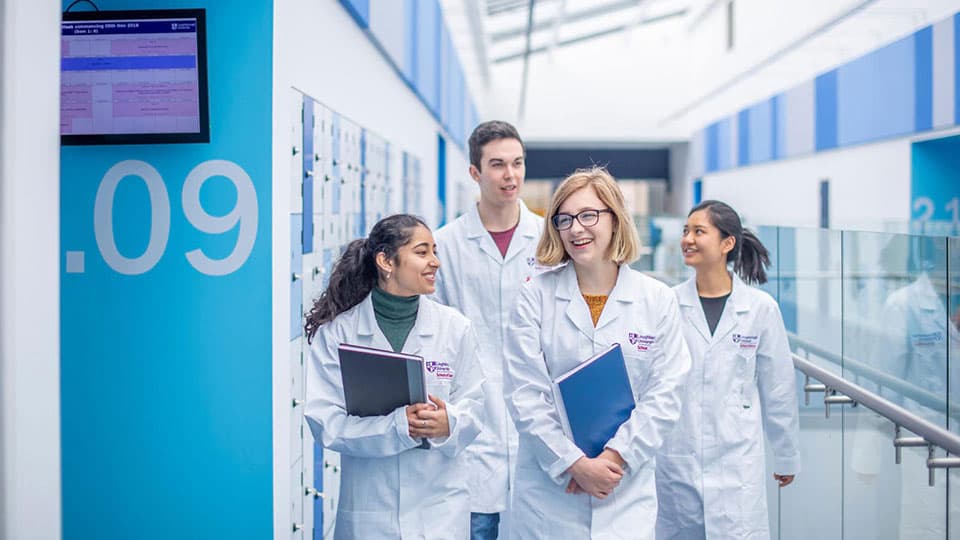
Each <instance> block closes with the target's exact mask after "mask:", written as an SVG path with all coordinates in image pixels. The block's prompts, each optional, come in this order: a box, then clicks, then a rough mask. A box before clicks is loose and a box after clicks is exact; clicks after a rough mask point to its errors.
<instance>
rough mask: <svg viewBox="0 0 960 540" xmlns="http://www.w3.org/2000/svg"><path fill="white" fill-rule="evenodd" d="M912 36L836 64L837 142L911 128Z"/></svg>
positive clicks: (860, 140) (861, 140)
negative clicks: (845, 62) (844, 62)
mask: <svg viewBox="0 0 960 540" xmlns="http://www.w3.org/2000/svg"><path fill="white" fill-rule="evenodd" d="M915 49H916V47H914V36H913V35H911V36H908V37H906V38H903V39H900V40H897V41H895V42H893V43H891V44H889V45H887V46H885V47H882V48H880V49H877V50H876V51H873V52H871V53H869V54H866V55H864V56H862V57H860V58H857V59H856V60H853V61H851V62H848V63H847V64H844V65H843V66H840V67H839V68H837V144H838V146H849V145H852V144H860V143H864V142H871V141H875V140H878V139H882V138H885V137H893V136H898V135H905V134H908V133H912V132H913V127H914V114H915V108H914V103H915V93H914V90H915V88H914V76H913V74H914V50H915Z"/></svg>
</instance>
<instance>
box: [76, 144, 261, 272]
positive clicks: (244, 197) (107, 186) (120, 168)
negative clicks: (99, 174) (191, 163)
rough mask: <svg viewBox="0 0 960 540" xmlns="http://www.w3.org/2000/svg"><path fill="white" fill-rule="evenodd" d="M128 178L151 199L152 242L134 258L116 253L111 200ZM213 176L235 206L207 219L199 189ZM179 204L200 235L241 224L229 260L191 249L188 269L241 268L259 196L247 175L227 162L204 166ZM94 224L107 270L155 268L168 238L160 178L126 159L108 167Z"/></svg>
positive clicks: (193, 175) (166, 202)
mask: <svg viewBox="0 0 960 540" xmlns="http://www.w3.org/2000/svg"><path fill="white" fill-rule="evenodd" d="M127 176H135V177H138V178H140V179H141V180H143V182H144V184H146V186H147V192H148V193H149V195H150V240H149V242H148V243H147V249H146V250H145V251H144V252H143V254H142V255H140V256H139V257H135V258H128V257H124V256H123V255H121V254H120V251H119V250H118V249H117V243H116V239H115V238H114V235H113V202H114V196H115V195H116V191H117V186H118V185H119V184H120V181H121V180H123V179H124V178H126V177H127ZM214 176H223V177H225V178H227V179H228V180H230V181H231V182H232V183H233V185H234V187H235V188H236V190H237V204H236V206H234V208H233V209H232V210H231V211H230V212H228V213H227V214H226V215H223V216H211V215H210V214H209V213H207V211H206V210H204V209H203V205H201V204H200V188H201V187H203V184H204V182H206V181H207V180H209V179H210V178H213V177H214ZM182 203H183V212H184V214H185V215H186V217H187V220H188V221H189V222H190V224H192V225H193V226H194V227H196V228H197V229H198V230H200V231H202V232H205V233H211V234H220V233H224V232H227V231H229V230H230V229H232V228H233V227H234V226H235V225H237V223H239V224H240V230H239V234H238V236H237V243H236V245H235V246H234V248H233V251H232V252H231V253H230V255H228V256H227V257H225V258H223V259H211V258H209V257H207V256H206V255H205V254H204V253H203V251H201V250H200V249H194V250H192V251H189V252H187V254H186V257H187V260H188V261H189V262H190V264H191V265H192V266H193V267H194V268H196V269H197V270H198V271H200V272H202V273H204V274H207V275H211V276H223V275H226V274H229V273H231V272H234V271H236V270H237V269H238V268H240V267H241V266H243V263H244V262H246V260H247V257H249V256H250V252H251V251H252V250H253V245H254V242H255V240H256V236H257V215H258V214H257V212H258V208H257V193H256V190H255V189H254V187H253V180H251V179H250V175H248V174H247V173H246V171H244V170H243V169H242V168H241V167H240V166H239V165H237V164H236V163H233V162H231V161H225V160H210V161H205V162H203V163H201V164H200V165H197V166H196V167H195V168H194V169H193V170H192V171H190V174H188V175H187V179H186V181H185V182H184V184H183V194H182ZM93 222H94V235H95V236H96V240H97V247H98V248H99V249H100V254H101V255H102V256H103V260H104V261H106V263H107V265H109V266H110V268H113V269H114V270H116V271H117V272H119V273H121V274H126V275H138V274H143V273H145V272H147V271H149V270H150V269H151V268H153V267H154V266H156V264H157V262H159V261H160V258H161V257H162V256H163V252H164V251H165V250H166V248H167V241H168V240H169V238H170V197H169V196H168V194H167V188H166V186H165V185H164V183H163V178H162V177H161V176H160V173H159V172H157V170H156V169H155V168H153V167H152V166H151V165H150V164H149V163H146V162H143V161H139V160H125V161H121V162H120V163H117V164H116V165H114V166H113V167H111V168H110V170H108V171H107V173H106V174H105V175H104V176H103V180H101V181H100V187H99V188H98V189H97V196H96V200H95V202H94V208H93Z"/></svg>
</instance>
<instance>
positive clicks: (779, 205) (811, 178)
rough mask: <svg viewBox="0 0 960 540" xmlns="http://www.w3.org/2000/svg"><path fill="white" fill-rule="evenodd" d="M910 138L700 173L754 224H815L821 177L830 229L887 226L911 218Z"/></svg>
mask: <svg viewBox="0 0 960 540" xmlns="http://www.w3.org/2000/svg"><path fill="white" fill-rule="evenodd" d="M911 140H912V139H897V140H893V141H886V142H880V143H875V144H866V145H862V146H856V147H853V148H848V149H840V150H835V151H830V152H822V153H819V154H814V155H810V156H806V157H802V158H796V159H787V160H782V161H776V162H773V163H768V164H760V165H752V166H749V167H742V168H739V169H733V170H729V171H724V172H720V173H715V174H708V175H705V176H704V177H703V198H704V199H720V200H722V201H725V202H727V203H729V204H730V205H731V206H733V207H734V208H736V209H737V211H738V212H740V214H741V215H743V216H744V218H745V219H747V220H748V221H749V222H751V223H753V224H763V225H781V226H790V227H818V226H819V225H820V223H819V215H820V181H821V180H823V179H829V180H830V228H833V229H863V230H885V229H887V228H889V227H890V226H891V225H893V224H897V223H900V224H903V223H906V222H907V221H909V219H910V144H911Z"/></svg>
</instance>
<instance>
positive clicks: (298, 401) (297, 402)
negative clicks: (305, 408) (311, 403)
mask: <svg viewBox="0 0 960 540" xmlns="http://www.w3.org/2000/svg"><path fill="white" fill-rule="evenodd" d="M292 403H293V407H294V408H297V407H299V406H300V405H303V400H302V399H297V398H293V401H292Z"/></svg>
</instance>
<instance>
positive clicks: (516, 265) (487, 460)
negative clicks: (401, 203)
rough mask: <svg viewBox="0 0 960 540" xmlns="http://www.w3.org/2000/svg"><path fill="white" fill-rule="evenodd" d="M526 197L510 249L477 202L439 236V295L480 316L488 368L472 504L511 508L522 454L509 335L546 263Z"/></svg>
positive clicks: (477, 322)
mask: <svg viewBox="0 0 960 540" xmlns="http://www.w3.org/2000/svg"><path fill="white" fill-rule="evenodd" d="M519 204H520V222H519V224H518V225H517V230H516V231H515V232H514V233H513V239H512V240H511V241H510V246H509V248H508V249H507V254H506V256H502V255H500V250H499V249H497V245H496V244H495V243H494V241H493V238H492V237H491V236H490V233H489V232H487V230H486V229H485V228H484V227H483V223H482V222H481V221H480V213H479V212H478V211H477V206H476V205H473V206H472V207H471V208H470V210H468V211H467V213H465V214H464V215H462V216H460V217H459V218H457V220H456V221H454V222H453V223H450V224H448V225H446V226H444V227H442V228H441V229H440V230H438V231H437V233H436V236H435V238H436V241H437V253H438V256H439V257H440V260H441V262H442V263H443V264H442V266H441V267H440V270H439V271H438V272H437V292H436V295H435V297H436V299H437V300H438V301H439V302H441V303H443V304H446V305H448V306H451V307H454V308H456V309H457V310H459V311H460V312H461V313H463V314H464V315H466V316H467V318H468V319H470V321H471V322H473V327H474V329H475V330H476V332H477V338H478V340H479V343H480V363H481V364H483V372H484V375H485V376H486V383H485V385H484V395H485V396H487V399H486V402H485V405H486V407H485V410H484V415H483V422H484V430H483V432H481V434H480V436H479V437H477V440H475V441H474V442H473V444H472V445H470V447H469V448H467V463H468V466H467V470H466V472H465V474H466V475H467V478H468V482H469V487H470V511H471V512H479V513H485V514H492V513H497V512H503V511H505V510H506V509H507V502H508V500H509V498H508V492H509V486H510V485H511V478H512V469H513V466H514V465H515V458H516V454H517V432H516V429H514V427H513V422H512V421H511V420H510V416H509V414H508V413H507V409H506V406H505V405H504V401H503V337H504V334H505V333H506V330H507V323H508V322H509V319H510V313H511V312H512V310H513V305H514V303H515V302H516V298H517V293H518V292H519V291H520V286H521V285H523V283H524V282H525V281H527V280H528V279H529V278H530V276H531V275H534V274H535V273H537V272H538V271H539V269H540V267H539V266H538V265H537V264H536V260H535V254H536V250H537V242H538V241H539V240H540V234H541V232H542V231H543V218H541V217H540V216H538V215H536V214H534V213H533V212H531V211H530V210H528V209H527V207H526V205H524V204H523V202H522V201H520V203H519Z"/></svg>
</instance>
